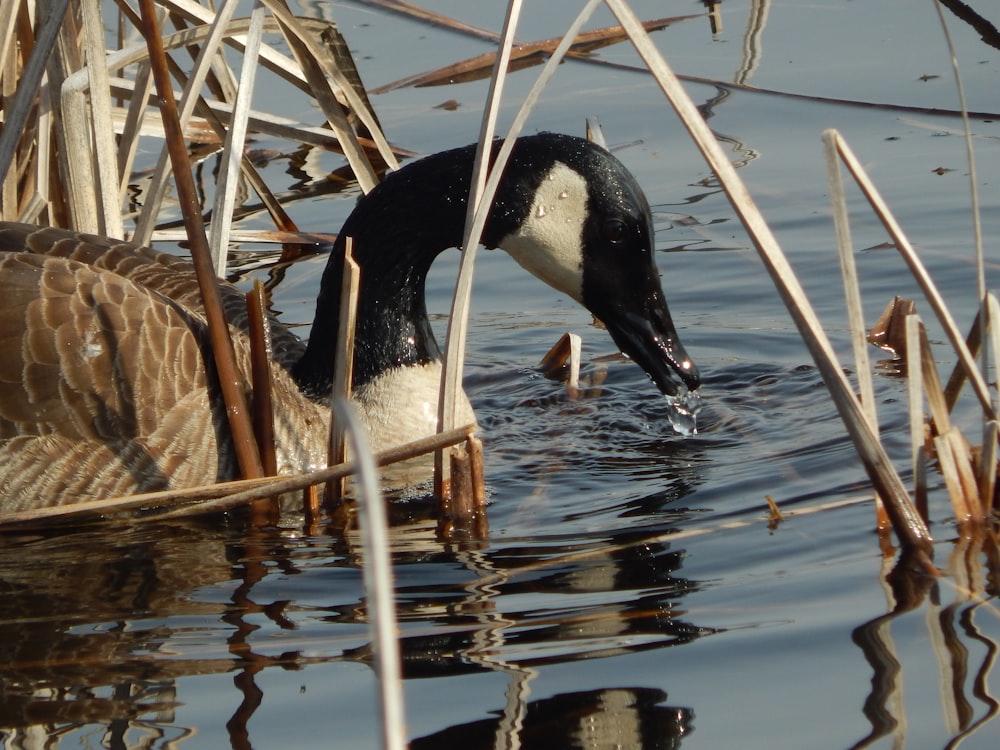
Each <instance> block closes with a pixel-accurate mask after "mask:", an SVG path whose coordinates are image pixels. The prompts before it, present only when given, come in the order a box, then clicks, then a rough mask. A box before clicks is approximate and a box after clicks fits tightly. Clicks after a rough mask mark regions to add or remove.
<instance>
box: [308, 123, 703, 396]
mask: <svg viewBox="0 0 1000 750" xmlns="http://www.w3.org/2000/svg"><path fill="white" fill-rule="evenodd" d="M498 148H499V143H497V144H495V145H494V153H495V152H496V149H498ZM474 157H475V147H474V146H467V147H464V148H460V149H454V150H451V151H444V152H440V153H437V154H434V155H431V156H427V157H425V158H423V159H420V160H418V161H416V162H413V163H411V164H408V165H406V166H405V167H403V168H402V169H400V170H398V171H397V172H394V173H392V174H390V175H388V176H387V177H386V179H385V180H384V181H383V182H382V183H381V184H380V185H378V186H377V187H376V188H375V189H374V190H372V191H371V193H369V194H368V195H367V196H365V197H364V198H362V199H361V200H360V201H359V203H358V205H357V206H356V208H355V210H354V211H353V212H352V214H351V216H350V217H349V218H348V220H347V222H346V223H345V224H344V227H343V229H342V230H341V233H340V239H338V243H337V245H336V246H335V248H334V252H333V253H332V255H331V258H330V261H329V263H328V265H327V268H326V271H325V272H324V276H323V282H322V285H321V290H320V294H319V297H318V299H317V308H316V317H315V320H314V323H313V328H312V333H311V335H310V338H309V344H308V346H307V348H306V352H305V355H304V356H303V357H302V359H301V360H300V361H299V362H298V363H297V364H296V366H295V367H294V368H293V374H294V375H295V377H296V379H297V380H298V382H299V384H300V386H301V387H302V389H303V391H304V392H306V393H309V394H312V395H314V396H323V395H326V394H327V393H329V389H330V380H331V373H332V362H331V360H332V357H331V355H330V346H331V343H330V342H332V341H333V340H335V332H336V330H337V318H338V309H339V289H340V277H341V267H342V259H343V240H344V238H346V237H352V238H353V239H354V257H355V259H356V260H357V262H358V263H359V265H360V266H361V290H360V295H359V302H358V318H357V321H358V322H357V325H358V329H357V331H356V350H355V364H354V378H355V387H356V388H357V387H359V386H364V385H365V384H366V383H367V382H368V381H370V380H372V379H374V378H376V377H378V376H380V375H381V374H382V373H384V372H386V371H388V370H392V369H394V368H400V367H408V366H419V365H426V364H428V363H432V362H436V361H437V360H438V359H439V358H440V352H439V349H438V347H437V344H436V342H435V340H434V336H433V333H432V332H431V329H430V323H429V321H428V318H427V312H426V307H425V301H424V285H425V281H426V276H427V272H428V270H429V269H430V266H431V263H432V262H433V260H434V258H436V257H437V256H438V255H439V254H440V253H441V252H442V251H444V250H446V249H448V248H453V247H458V246H459V245H460V244H461V241H462V232H463V228H464V221H465V206H466V201H467V196H468V192H469V183H470V180H471V174H472V169H473V160H474ZM482 244H483V245H484V246H485V247H487V248H490V249H493V248H500V249H502V250H504V251H506V252H507V253H509V254H510V255H511V256H512V257H513V258H514V259H515V260H516V261H517V262H518V263H519V264H520V265H521V266H522V267H523V268H525V269H526V270H528V271H529V272H530V273H532V274H533V275H535V276H536V277H538V278H539V279H541V280H542V281H544V282H545V283H547V284H549V285H550V286H552V287H553V288H555V289H557V290H559V291H561V292H563V293H565V294H567V295H569V296H570V297H572V298H573V299H575V300H576V301H577V302H579V303H580V304H582V305H583V306H584V307H586V308H587V309H588V310H589V311H590V312H591V313H593V315H594V316H595V317H596V318H597V319H598V320H599V321H601V323H602V324H603V325H604V326H605V327H606V328H607V330H608V331H609V333H610V334H611V337H612V338H613V339H614V341H615V343H616V344H617V346H618V347H619V348H620V349H621V350H622V352H623V353H624V354H626V355H628V356H629V357H630V358H631V359H633V360H635V362H636V363H637V364H639V366H640V367H642V369H643V370H644V371H645V372H646V374H647V375H648V376H649V377H650V378H651V379H652V381H653V382H654V383H655V384H656V386H657V388H659V390H660V391H661V392H662V393H664V394H665V395H668V396H673V395H676V394H678V392H679V391H681V390H682V389H684V388H686V389H688V390H695V389H697V388H698V387H699V385H700V380H699V376H698V370H697V368H696V367H695V365H694V363H693V362H692V360H691V358H690V357H689V356H688V355H687V353H686V352H685V350H684V347H683V345H682V344H681V342H680V339H679V337H678V335H677V330H676V328H675V327H674V324H673V322H672V320H671V317H670V311H669V309H668V308H667V303H666V300H665V298H664V295H663V291H662V288H661V285H660V276H659V273H658V271H657V268H656V263H655V260H654V247H653V226H652V217H651V213H650V209H649V204H648V202H647V201H646V198H645V196H644V194H643V192H642V189H641V188H640V187H639V184H638V183H637V182H636V180H635V178H634V177H633V176H632V175H631V174H630V173H629V171H628V170H627V169H626V168H625V166H624V165H622V163H621V162H620V161H618V159H616V158H615V157H614V156H613V155H612V154H610V153H609V152H608V151H606V150H605V149H603V148H601V147H600V146H597V145H596V144H593V143H591V142H589V141H587V140H585V139H582V138H576V137H572V136H567V135H559V134H553V133H541V134H538V135H532V136H525V137H522V138H519V139H518V141H517V142H516V144H515V146H514V148H513V151H512V153H511V156H510V159H509V161H508V163H507V164H506V166H505V168H504V173H503V178H502V180H501V182H500V185H499V188H498V190H497V193H496V196H495V198H494V202H493V205H492V208H491V211H490V215H489V218H488V220H487V222H486V227H485V230H484V232H483V237H482Z"/></svg>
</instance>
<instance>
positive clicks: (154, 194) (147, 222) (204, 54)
mask: <svg viewBox="0 0 1000 750" xmlns="http://www.w3.org/2000/svg"><path fill="white" fill-rule="evenodd" d="M238 2H239V0H226V1H225V2H224V3H223V4H222V6H221V8H220V9H219V10H218V12H217V13H216V15H215V17H214V18H213V20H212V23H211V24H210V25H209V30H208V36H207V38H206V39H205V41H204V44H203V45H202V46H201V47H200V48H199V51H198V58H197V60H196V61H195V65H194V68H193V70H192V71H191V72H190V73H189V74H188V75H187V77H186V79H185V80H184V89H183V91H182V93H181V98H180V102H179V104H178V105H175V106H177V107H178V114H177V118H178V124H177V125H176V127H177V128H178V129H179V130H183V128H184V126H185V125H186V124H187V122H188V121H189V120H190V119H191V116H192V115H193V114H194V111H195V106H196V104H197V102H198V98H199V94H198V92H200V91H201V88H202V86H204V84H205V79H206V77H207V76H208V74H209V72H210V70H211V66H212V64H213V62H214V61H215V57H216V53H217V52H218V50H219V46H220V45H221V44H222V41H223V37H224V36H225V34H226V28H227V25H228V23H229V20H230V19H231V18H232V15H233V13H234V12H235V11H236V6H237V3H238ZM148 6H149V10H148V11H143V14H142V15H143V20H144V23H147V24H148V23H150V22H152V21H153V20H155V13H156V7H155V5H154V4H153V3H152V2H149V3H148ZM144 7H145V6H140V8H144ZM147 13H148V14H150V18H149V19H148V20H147V19H146V15H147ZM156 29H157V33H158V34H159V24H158V23H157V24H156ZM157 40H158V41H157V46H158V47H159V49H160V50H163V51H162V52H160V53H159V54H160V55H161V59H160V60H159V61H157V60H154V59H153V50H152V48H150V64H151V65H152V66H153V80H154V82H155V84H156V91H157V95H158V96H159V97H161V99H162V97H163V96H164V90H167V91H169V92H170V97H171V99H173V88H172V86H171V84H170V74H169V73H168V60H167V55H166V52H165V48H164V45H163V43H162V41H160V38H159V35H158V36H157ZM148 43H149V37H147V45H148ZM161 65H162V66H163V67H162V74H160V75H158V73H160V71H158V67H159V66H161ZM169 144H170V140H169V137H168V140H167V145H168V146H169ZM184 164H185V169H186V170H190V165H189V163H188V157H187V153H186V151H185V155H184ZM171 168H172V169H174V170H176V169H179V168H180V166H179V164H178V163H177V162H176V161H175V159H174V157H173V156H172V155H171V154H170V152H169V149H167V150H164V151H161V152H160V157H159V160H158V161H157V164H156V169H155V170H154V172H153V178H152V180H151V181H150V184H149V187H148V189H147V191H146V193H145V195H144V198H143V206H142V210H141V211H140V213H139V217H138V219H137V220H136V224H135V234H134V236H133V241H134V242H136V243H138V244H140V245H148V244H149V242H150V238H151V236H152V233H153V226H154V225H155V223H156V216H157V214H158V213H159V210H160V204H161V202H162V200H163V197H164V196H165V195H166V190H167V178H168V177H169V174H170V170H171ZM175 179H176V178H175ZM182 179H183V178H182ZM194 195H195V194H194V193H192V197H194ZM178 198H179V199H180V203H181V213H182V214H187V213H188V212H189V211H191V210H198V204H197V203H196V202H192V203H190V204H187V203H186V202H185V201H184V199H183V198H180V196H178ZM213 266H214V264H213Z"/></svg>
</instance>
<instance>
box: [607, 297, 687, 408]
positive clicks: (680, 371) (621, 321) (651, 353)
mask: <svg viewBox="0 0 1000 750" xmlns="http://www.w3.org/2000/svg"><path fill="white" fill-rule="evenodd" d="M592 312H594V313H595V314H596V315H597V317H598V318H599V319H600V320H601V322H602V323H604V325H605V326H606V327H607V329H608V332H609V333H610V334H611V338H613V339H614V341H615V343H616V344H617V345H618V347H619V348H620V349H621V350H622V352H624V353H625V354H627V355H628V356H629V357H630V358H631V359H633V360H634V361H635V362H636V364H638V365H639V366H640V367H641V368H642V369H643V370H644V371H645V372H646V374H647V375H649V377H650V379H651V380H652V381H653V382H654V383H656V387H657V388H659V389H660V392H661V393H663V395H665V396H676V395H678V390H679V389H680V388H681V386H682V384H683V386H684V387H686V388H687V390H689V391H694V390H697V389H698V387H699V386H700V385H701V377H700V376H699V375H698V368H697V367H695V364H694V362H693V361H692V360H691V358H690V357H689V356H688V354H687V352H686V351H684V346H683V344H681V340H680V338H679V337H678V335H677V329H675V328H674V324H673V321H672V320H671V319H670V311H669V310H668V309H667V304H666V302H665V301H664V299H663V295H662V294H661V293H660V292H659V291H651V292H648V293H647V294H646V295H640V296H639V298H638V299H635V298H633V299H632V300H631V301H630V302H627V303H625V305H616V306H614V307H613V308H611V309H609V310H606V311H603V314H602V313H601V312H598V311H596V310H595V311H592Z"/></svg>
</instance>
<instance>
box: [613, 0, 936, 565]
mask: <svg viewBox="0 0 1000 750" xmlns="http://www.w3.org/2000/svg"><path fill="white" fill-rule="evenodd" d="M605 2H606V4H607V6H608V7H609V8H610V9H611V12H612V13H614V15H615V16H616V18H617V19H618V22H619V23H621V25H622V26H623V27H624V28H625V29H626V31H628V33H629V38H630V39H631V40H632V43H633V44H634V45H635V48H636V50H637V51H638V53H639V55H640V56H641V57H642V59H643V60H644V62H645V63H646V65H647V66H648V67H649V69H650V71H651V72H652V73H653V75H654V77H655V78H656V80H657V82H658V83H659V85H660V88H661V89H662V91H663V92H664V94H665V95H666V97H667V99H668V100H669V101H670V103H671V105H672V106H673V107H674V109H675V110H676V112H677V114H678V116H679V117H680V119H681V122H682V123H683V124H684V126H685V127H686V128H687V130H688V132H689V134H690V135H691V137H692V139H693V140H694V142H695V144H696V145H697V146H698V148H699V150H700V151H701V153H702V155H703V156H704V158H705V160H706V161H707V162H708V164H709V166H710V168H711V169H712V171H713V172H714V173H715V175H716V177H717V178H718V180H719V183H720V184H721V185H722V187H723V189H724V190H725V191H726V194H727V196H728V197H729V200H730V202H731V203H732V205H733V208H734V210H735V212H736V214H737V215H738V216H739V218H740V220H741V222H742V223H743V226H744V227H745V229H746V231H747V233H748V234H749V236H750V238H751V240H752V241H753V243H754V245H755V247H756V248H757V251H758V253H759V255H760V257H761V260H762V261H763V263H764V266H765V268H766V269H767V270H768V272H769V274H770V275H771V278H772V281H773V282H774V284H775V287H776V289H777V290H778V292H779V294H780V295H781V297H782V300H783V301H784V302H785V305H786V307H787V308H788V311H789V313H790V315H791V317H792V319H793V320H794V321H795V324H796V326H797V327H798V329H799V333H800V335H801V336H802V339H803V341H804V342H805V344H806V347H807V348H808V349H809V351H810V353H811V354H812V357H813V360H814V361H815V363H816V366H817V369H818V370H819V371H820V373H821V374H822V376H823V379H824V381H825V382H826V384H827V388H828V389H829V391H830V394H831V396H832V398H833V400H834V403H835V404H836V406H837V409H838V411H839V412H840V415H841V419H842V420H843V422H844V424H845V426H846V428H847V431H848V433H849V434H850V436H851V439H852V440H853V442H854V445H855V449H856V450H857V452H858V455H859V457H860V459H861V462H862V464H863V465H864V467H865V471H866V472H867V473H868V476H869V479H870V480H871V482H872V484H873V485H874V486H875V489H876V490H877V491H878V493H879V495H881V497H882V499H883V500H884V502H885V503H886V509H887V511H888V512H889V517H890V519H891V520H892V525H893V529H894V530H895V532H896V534H897V536H898V537H899V539H900V542H901V544H902V545H903V546H904V547H905V548H907V549H908V550H913V551H914V552H915V553H916V554H917V556H918V558H919V559H920V561H921V563H922V564H923V565H924V566H926V567H927V568H928V569H929V570H932V569H933V564H932V563H931V561H930V557H931V554H932V551H933V548H932V543H931V536H930V533H929V531H928V529H927V525H926V524H925V523H924V522H923V519H921V518H920V516H919V514H918V513H917V512H916V510H915V509H914V508H913V504H912V503H911V502H910V497H909V494H908V493H907V490H906V487H905V486H904V485H903V482H902V480H901V479H900V477H899V475H898V474H897V473H896V471H895V469H894V468H893V466H892V463H891V462H890V460H889V457H888V456H887V455H886V453H885V449H884V448H883V447H882V445H881V444H880V443H879V441H878V438H877V437H876V436H875V435H874V434H873V433H872V431H871V428H870V427H869V425H868V420H867V417H866V416H865V414H864V412H863V410H862V409H861V406H860V405H859V404H858V401H857V399H856V398H855V396H854V393H853V389H852V388H851V386H850V384H849V383H848V382H847V379H846V377H845V376H844V374H843V371H842V369H841V368H840V365H839V363H838V362H837V357H836V355H835V353H834V351H833V348H832V346H831V345H830V342H829V340H828V339H827V336H826V333H825V331H824V330H823V327H822V324H821V323H820V321H819V319H818V318H817V317H816V314H815V312H814V311H813V309H812V305H811V304H810V303H809V300H808V299H807V297H806V295H805V293H804V291H803V290H802V287H801V285H800V284H799V281H798V279H797V278H796V277H795V274H794V273H793V271H792V269H791V267H790V265H789V264H788V261H787V259H786V258H785V255H784V253H783V252H782V251H781V248H780V246H779V245H778V243H777V240H776V239H775V238H774V235H773V233H772V232H771V230H770V228H769V227H768V226H767V223H766V222H765V221H764V219H763V217H762V216H761V215H760V212H759V211H758V209H757V207H756V205H755V204H754V202H753V199H752V198H751V197H750V194H749V192H748V191H747V189H746V187H745V186H744V185H743V183H742V181H741V180H740V178H739V176H738V175H737V173H736V169H735V168H734V167H733V165H732V164H731V163H730V162H729V160H728V159H727V157H726V155H725V153H723V151H722V148H721V146H720V145H719V144H718V142H717V141H716V139H715V137H714V135H713V134H712V131H711V130H710V129H709V128H708V126H707V125H706V124H705V121H704V119H703V118H702V116H701V114H700V113H699V112H698V110H697V108H696V107H695V105H694V103H693V102H692V101H691V99H690V97H689V96H688V95H687V92H685V91H684V88H683V87H682V86H681V84H680V82H679V81H678V80H677V77H676V76H675V75H674V73H673V71H672V70H670V68H669V66H668V65H667V63H666V62H665V61H664V59H663V57H662V56H661V55H660V53H659V51H658V50H657V49H656V46H655V45H654V44H653V42H652V41H651V40H650V38H649V35H648V34H646V32H645V30H644V29H643V28H642V24H641V23H640V22H639V19H638V18H637V17H636V16H635V14H634V13H633V12H632V10H631V8H629V7H628V4H627V3H625V2H624V1H623V0H605Z"/></svg>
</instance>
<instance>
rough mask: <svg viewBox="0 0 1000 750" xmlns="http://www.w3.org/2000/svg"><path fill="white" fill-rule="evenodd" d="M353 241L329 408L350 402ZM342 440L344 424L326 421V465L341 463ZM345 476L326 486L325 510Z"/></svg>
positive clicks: (357, 276)
mask: <svg viewBox="0 0 1000 750" xmlns="http://www.w3.org/2000/svg"><path fill="white" fill-rule="evenodd" d="M353 250H354V242H353V239H352V238H351V237H348V238H347V241H346V242H345V245H344V269H343V272H342V275H341V282H340V312H339V320H338V325H337V341H336V344H335V345H334V347H333V351H334V357H333V388H332V391H331V394H330V398H331V403H330V408H331V410H332V409H333V403H334V402H335V401H336V400H337V399H345V400H346V399H350V397H351V390H352V389H353V387H354V341H355V331H356V330H357V318H358V295H359V293H360V290H361V266H359V265H358V262H357V261H356V260H354V255H353ZM346 449H347V444H346V443H345V441H344V425H343V424H341V422H340V421H339V420H337V419H334V418H333V413H331V419H330V445H329V451H328V454H327V464H328V465H330V466H333V465H335V464H339V463H342V462H343V461H344V460H345V459H346V457H347V451H346ZM345 479H346V478H345V477H340V478H338V479H337V480H335V481H330V482H328V483H327V485H326V500H327V508H330V507H332V506H333V505H334V504H336V503H338V502H340V500H341V498H342V497H343V496H344V483H345Z"/></svg>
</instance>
